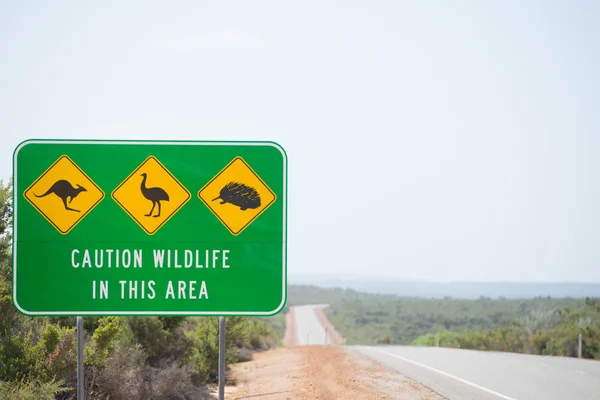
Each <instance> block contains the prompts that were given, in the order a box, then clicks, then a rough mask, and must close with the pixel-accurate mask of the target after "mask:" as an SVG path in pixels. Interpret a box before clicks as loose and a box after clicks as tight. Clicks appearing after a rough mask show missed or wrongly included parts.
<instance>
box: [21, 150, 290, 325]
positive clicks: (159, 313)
mask: <svg viewBox="0 0 600 400" xmlns="http://www.w3.org/2000/svg"><path fill="white" fill-rule="evenodd" d="M29 144H105V145H154V146H156V145H160V146H163V145H164V146H186V145H189V146H268V147H274V148H276V149H277V150H279V152H280V153H281V155H282V159H283V194H282V201H283V237H282V239H283V249H282V251H283V253H282V256H283V257H282V259H283V260H282V277H283V279H282V288H281V290H282V292H281V303H280V304H279V306H277V308H276V309H275V310H273V311H268V312H251V311H226V312H220V311H199V312H194V311H94V312H89V311H60V312H59V311H45V312H44V311H27V310H25V309H24V308H22V307H21V306H20V305H19V303H18V301H17V246H16V242H17V215H18V214H17V196H18V194H19V193H20V189H19V188H18V186H17V185H18V179H17V172H18V171H17V157H18V155H19V151H20V150H21V149H22V148H23V147H25V146H27V145H29ZM287 172H288V171H287V154H286V152H285V150H284V149H283V147H282V146H281V145H279V144H278V143H276V142H271V141H201V140H198V141H190V140H181V141H177V140H170V141H161V140H155V141H152V140H126V139H125V140H94V139H90V140H84V139H64V140H63V139H28V140H25V141H23V142H21V143H20V144H19V145H18V146H17V147H16V148H15V151H14V153H13V235H12V236H13V268H12V271H13V276H12V278H13V293H12V299H13V304H14V306H15V307H16V308H17V310H19V312H21V313H23V314H25V315H27V316H72V315H76V316H102V315H104V316H190V317H200V316H270V315H275V314H277V313H278V312H280V311H281V310H282V309H283V307H284V306H285V303H286V300H287V268H286V266H287Z"/></svg>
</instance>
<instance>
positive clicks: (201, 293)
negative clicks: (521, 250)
mask: <svg viewBox="0 0 600 400" xmlns="http://www.w3.org/2000/svg"><path fill="white" fill-rule="evenodd" d="M202 296H205V298H207V299H208V291H207V290H206V282H204V281H202V286H200V295H199V296H198V298H199V299H201V298H202Z"/></svg>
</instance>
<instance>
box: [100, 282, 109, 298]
mask: <svg viewBox="0 0 600 400" xmlns="http://www.w3.org/2000/svg"><path fill="white" fill-rule="evenodd" d="M100 298H101V299H108V281H100Z"/></svg>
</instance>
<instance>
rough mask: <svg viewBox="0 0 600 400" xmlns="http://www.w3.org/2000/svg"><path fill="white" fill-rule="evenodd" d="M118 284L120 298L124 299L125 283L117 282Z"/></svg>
mask: <svg viewBox="0 0 600 400" xmlns="http://www.w3.org/2000/svg"><path fill="white" fill-rule="evenodd" d="M119 283H120V284H121V298H122V299H124V298H125V284H126V283H127V281H119Z"/></svg>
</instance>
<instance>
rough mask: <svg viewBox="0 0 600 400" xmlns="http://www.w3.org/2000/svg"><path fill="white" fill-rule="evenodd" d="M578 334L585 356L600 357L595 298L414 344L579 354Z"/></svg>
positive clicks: (599, 309) (434, 335)
mask: <svg viewBox="0 0 600 400" xmlns="http://www.w3.org/2000/svg"><path fill="white" fill-rule="evenodd" d="M579 334H581V336H582V347H581V349H582V354H581V355H582V357H583V358H591V359H596V360H600V303H599V302H598V301H597V300H595V299H590V298H588V299H586V303H585V305H583V306H581V307H578V308H563V309H555V310H550V311H547V312H538V313H530V314H528V315H526V316H523V317H520V318H517V319H516V320H515V321H512V322H511V323H509V324H507V325H505V326H502V327H496V328H493V329H486V330H479V331H478V330H468V331H466V332H463V333H457V332H451V331H442V332H439V333H429V334H427V335H423V336H421V337H419V338H417V339H415V340H414V341H413V344H416V345H421V346H435V345H439V346H440V347H455V348H462V349H475V350H493V351H509V352H515V353H527V354H539V355H552V356H564V357H577V356H578V354H577V352H578V347H579V344H578V336H579Z"/></svg>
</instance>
